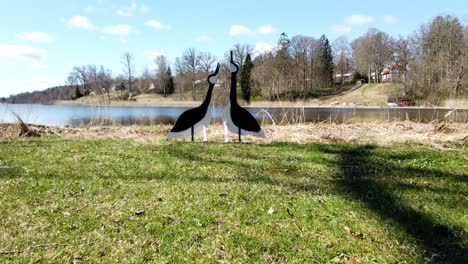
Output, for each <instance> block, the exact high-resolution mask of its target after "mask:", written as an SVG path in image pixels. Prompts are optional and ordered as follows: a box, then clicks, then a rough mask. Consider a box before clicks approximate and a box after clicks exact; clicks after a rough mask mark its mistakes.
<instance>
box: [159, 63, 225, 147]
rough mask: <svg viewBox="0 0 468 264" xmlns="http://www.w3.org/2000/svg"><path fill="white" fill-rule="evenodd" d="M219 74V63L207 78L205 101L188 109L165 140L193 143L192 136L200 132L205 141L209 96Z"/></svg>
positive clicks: (208, 115)
mask: <svg viewBox="0 0 468 264" xmlns="http://www.w3.org/2000/svg"><path fill="white" fill-rule="evenodd" d="M218 72H219V63H218V65H217V66H216V70H215V72H214V73H213V74H211V75H210V76H208V79H207V80H208V83H209V84H210V86H209V87H208V92H207V93H206V97H205V100H204V101H203V103H202V104H201V105H200V106H199V107H196V108H192V109H189V110H187V111H185V112H183V113H182V114H181V115H180V116H179V118H178V119H177V121H176V123H175V125H174V127H173V128H172V129H171V132H169V135H168V136H167V139H172V138H184V137H190V136H191V137H192V141H194V136H195V135H196V134H198V133H200V132H203V141H206V140H207V138H206V128H207V127H208V125H209V124H210V122H211V109H210V108H209V106H210V103H211V97H212V96H211V95H212V93H213V88H214V86H215V84H216V81H217V80H218V76H217V75H218Z"/></svg>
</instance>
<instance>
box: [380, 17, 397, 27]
mask: <svg viewBox="0 0 468 264" xmlns="http://www.w3.org/2000/svg"><path fill="white" fill-rule="evenodd" d="M383 21H384V23H385V24H387V25H395V24H396V23H398V18H396V17H395V16H389V15H387V16H384V17H383Z"/></svg>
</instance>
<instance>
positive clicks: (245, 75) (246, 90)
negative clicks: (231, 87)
mask: <svg viewBox="0 0 468 264" xmlns="http://www.w3.org/2000/svg"><path fill="white" fill-rule="evenodd" d="M252 68H253V64H252V60H251V58H250V54H248V53H247V56H246V57H245V61H244V67H242V69H241V73H240V75H241V81H240V83H241V90H242V98H243V99H244V100H246V101H247V102H248V103H250V97H251V96H252V81H251V78H250V76H251V75H252Z"/></svg>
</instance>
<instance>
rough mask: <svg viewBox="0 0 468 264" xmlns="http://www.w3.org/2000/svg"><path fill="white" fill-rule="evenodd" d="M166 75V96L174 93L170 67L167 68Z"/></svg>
mask: <svg viewBox="0 0 468 264" xmlns="http://www.w3.org/2000/svg"><path fill="white" fill-rule="evenodd" d="M166 75H167V82H166V93H167V94H173V93H174V91H175V88H174V77H173V76H172V71H171V67H170V66H169V67H167V71H166Z"/></svg>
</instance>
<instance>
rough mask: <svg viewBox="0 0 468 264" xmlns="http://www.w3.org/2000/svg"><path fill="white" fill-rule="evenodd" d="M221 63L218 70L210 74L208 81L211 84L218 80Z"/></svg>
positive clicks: (217, 66)
mask: <svg viewBox="0 0 468 264" xmlns="http://www.w3.org/2000/svg"><path fill="white" fill-rule="evenodd" d="M219 67H220V66H219V63H218V65H216V70H215V72H214V73H213V74H211V75H210V76H208V82H209V83H210V84H211V85H215V84H216V81H218V73H219Z"/></svg>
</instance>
